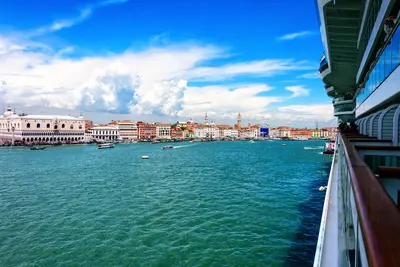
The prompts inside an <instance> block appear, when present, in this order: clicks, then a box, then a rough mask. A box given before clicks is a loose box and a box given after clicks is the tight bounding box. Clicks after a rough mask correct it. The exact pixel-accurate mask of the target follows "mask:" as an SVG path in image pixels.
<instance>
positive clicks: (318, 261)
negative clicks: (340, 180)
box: [313, 136, 338, 267]
mask: <svg viewBox="0 0 400 267" xmlns="http://www.w3.org/2000/svg"><path fill="white" fill-rule="evenodd" d="M337 140H338V138H337V136H336V141H335V147H337V145H338V142H337ZM336 153H337V149H335V152H334V153H333V158H332V164H331V170H330V172H329V180H328V185H327V189H326V193H325V200H324V209H323V210H322V218H321V224H320V226H319V235H318V242H317V248H316V251H315V257H314V265H313V266H314V267H318V266H321V260H322V252H323V249H324V239H325V228H326V221H327V218H328V209H329V196H330V194H331V187H332V180H333V179H335V177H333V171H334V165H335V161H336Z"/></svg>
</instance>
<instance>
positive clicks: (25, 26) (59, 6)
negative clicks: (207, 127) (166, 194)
mask: <svg viewBox="0 0 400 267" xmlns="http://www.w3.org/2000/svg"><path fill="white" fill-rule="evenodd" d="M322 52H323V47H322V43H321V37H320V33H319V26H318V20H317V15H316V9H315V7H314V3H313V1H309V0H287V1H280V0H264V1H260V0H242V1H237V0H179V1H178V0H168V1H167V0H102V1H101V0H100V1H95V0H79V1H78V0H58V1H52V0H35V1H33V0H13V1H2V3H1V9H0V62H1V64H0V108H1V109H4V108H6V107H7V106H8V105H11V106H12V107H14V108H15V109H16V111H17V112H28V113H30V114H33V113H36V114H38V113H41V114H43V113H44V114H60V115H61V114H67V113H68V114H71V115H77V114H79V113H83V115H84V117H85V118H88V119H92V120H94V122H97V123H104V122H107V121H108V120H111V119H114V120H118V119H131V120H133V121H137V120H145V121H164V122H175V121H177V120H188V119H189V118H192V119H194V120H196V121H200V122H201V121H203V120H204V115H205V114H206V113H207V114H208V118H209V119H210V120H213V121H214V122H216V123H233V122H234V121H235V120H236V118H237V114H238V112H240V113H241V115H242V119H243V122H247V120H251V122H252V123H261V124H269V125H271V126H278V125H287V126H292V127H315V124H316V122H317V121H318V123H319V125H320V126H331V125H334V121H335V120H334V117H333V108H332V104H331V100H330V99H329V98H328V97H327V96H326V94H325V91H324V88H323V83H322V81H321V80H320V78H319V74H318V65H319V64H318V63H319V59H320V58H321V54H322Z"/></svg>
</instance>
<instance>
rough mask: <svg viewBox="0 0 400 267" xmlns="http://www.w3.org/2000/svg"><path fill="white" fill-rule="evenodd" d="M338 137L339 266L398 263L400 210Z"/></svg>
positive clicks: (374, 266) (388, 266)
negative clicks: (341, 249) (341, 239)
mask: <svg viewBox="0 0 400 267" xmlns="http://www.w3.org/2000/svg"><path fill="white" fill-rule="evenodd" d="M338 137H339V138H338V151H337V153H338V164H339V175H340V187H341V189H342V190H341V193H342V199H343V203H342V204H343V223H344V224H343V230H342V231H343V236H344V237H345V242H344V244H345V246H346V249H345V250H344V251H345V253H344V255H343V256H344V257H342V259H343V262H342V266H347V265H349V266H372V267H392V266H393V267H395V266H400V211H399V209H398V208H397V207H396V205H395V203H394V202H393V201H392V199H391V198H390V196H389V195H388V193H387V192H386V191H385V189H384V188H383V187H382V186H381V185H380V183H379V181H378V179H377V178H376V177H375V175H374V174H373V172H372V171H371V169H370V168H369V166H368V165H367V164H366V163H365V161H364V160H363V159H362V158H361V157H360V156H359V154H358V152H357V150H356V149H355V148H354V146H353V145H352V144H351V143H350V141H349V140H348V139H347V138H346V136H345V135H344V134H342V133H341V134H339V136H338Z"/></svg>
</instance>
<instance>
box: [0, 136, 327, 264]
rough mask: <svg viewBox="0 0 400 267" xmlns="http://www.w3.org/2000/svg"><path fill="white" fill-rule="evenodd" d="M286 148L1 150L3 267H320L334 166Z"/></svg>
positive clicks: (316, 147)
mask: <svg viewBox="0 0 400 267" xmlns="http://www.w3.org/2000/svg"><path fill="white" fill-rule="evenodd" d="M281 144H282V142H280V141H263V142H255V143H250V142H213V143H179V144H174V145H177V147H176V148H175V149H170V150H161V147H162V146H163V145H162V144H130V145H124V144H118V145H116V147H115V148H114V149H104V150H98V149H96V147H95V146H62V147H54V148H49V149H46V150H44V151H30V150H26V149H13V150H10V149H0V259H1V266H4V267H5V266H311V265H312V260H313V256H314V251H315V245H316V240H317V235H318V229H319V222H320V216H321V212H322V206H323V199H324V192H320V191H318V188H319V187H320V186H321V185H326V183H327V182H326V181H327V178H328V173H329V166H330V158H329V157H328V156H325V155H321V152H322V146H323V142H318V141H308V142H307V141H304V142H303V141H298V142H286V144H287V146H286V147H283V146H282V145H281ZM142 155H149V156H150V159H149V160H142V159H141V158H140V156H142Z"/></svg>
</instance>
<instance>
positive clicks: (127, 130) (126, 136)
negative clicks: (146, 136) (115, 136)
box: [117, 120, 138, 141]
mask: <svg viewBox="0 0 400 267" xmlns="http://www.w3.org/2000/svg"><path fill="white" fill-rule="evenodd" d="M117 126H118V130H119V136H120V138H121V139H122V140H127V141H128V140H136V139H137V138H138V130H137V125H136V123H134V122H131V121H129V120H124V121H118V123H117Z"/></svg>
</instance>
